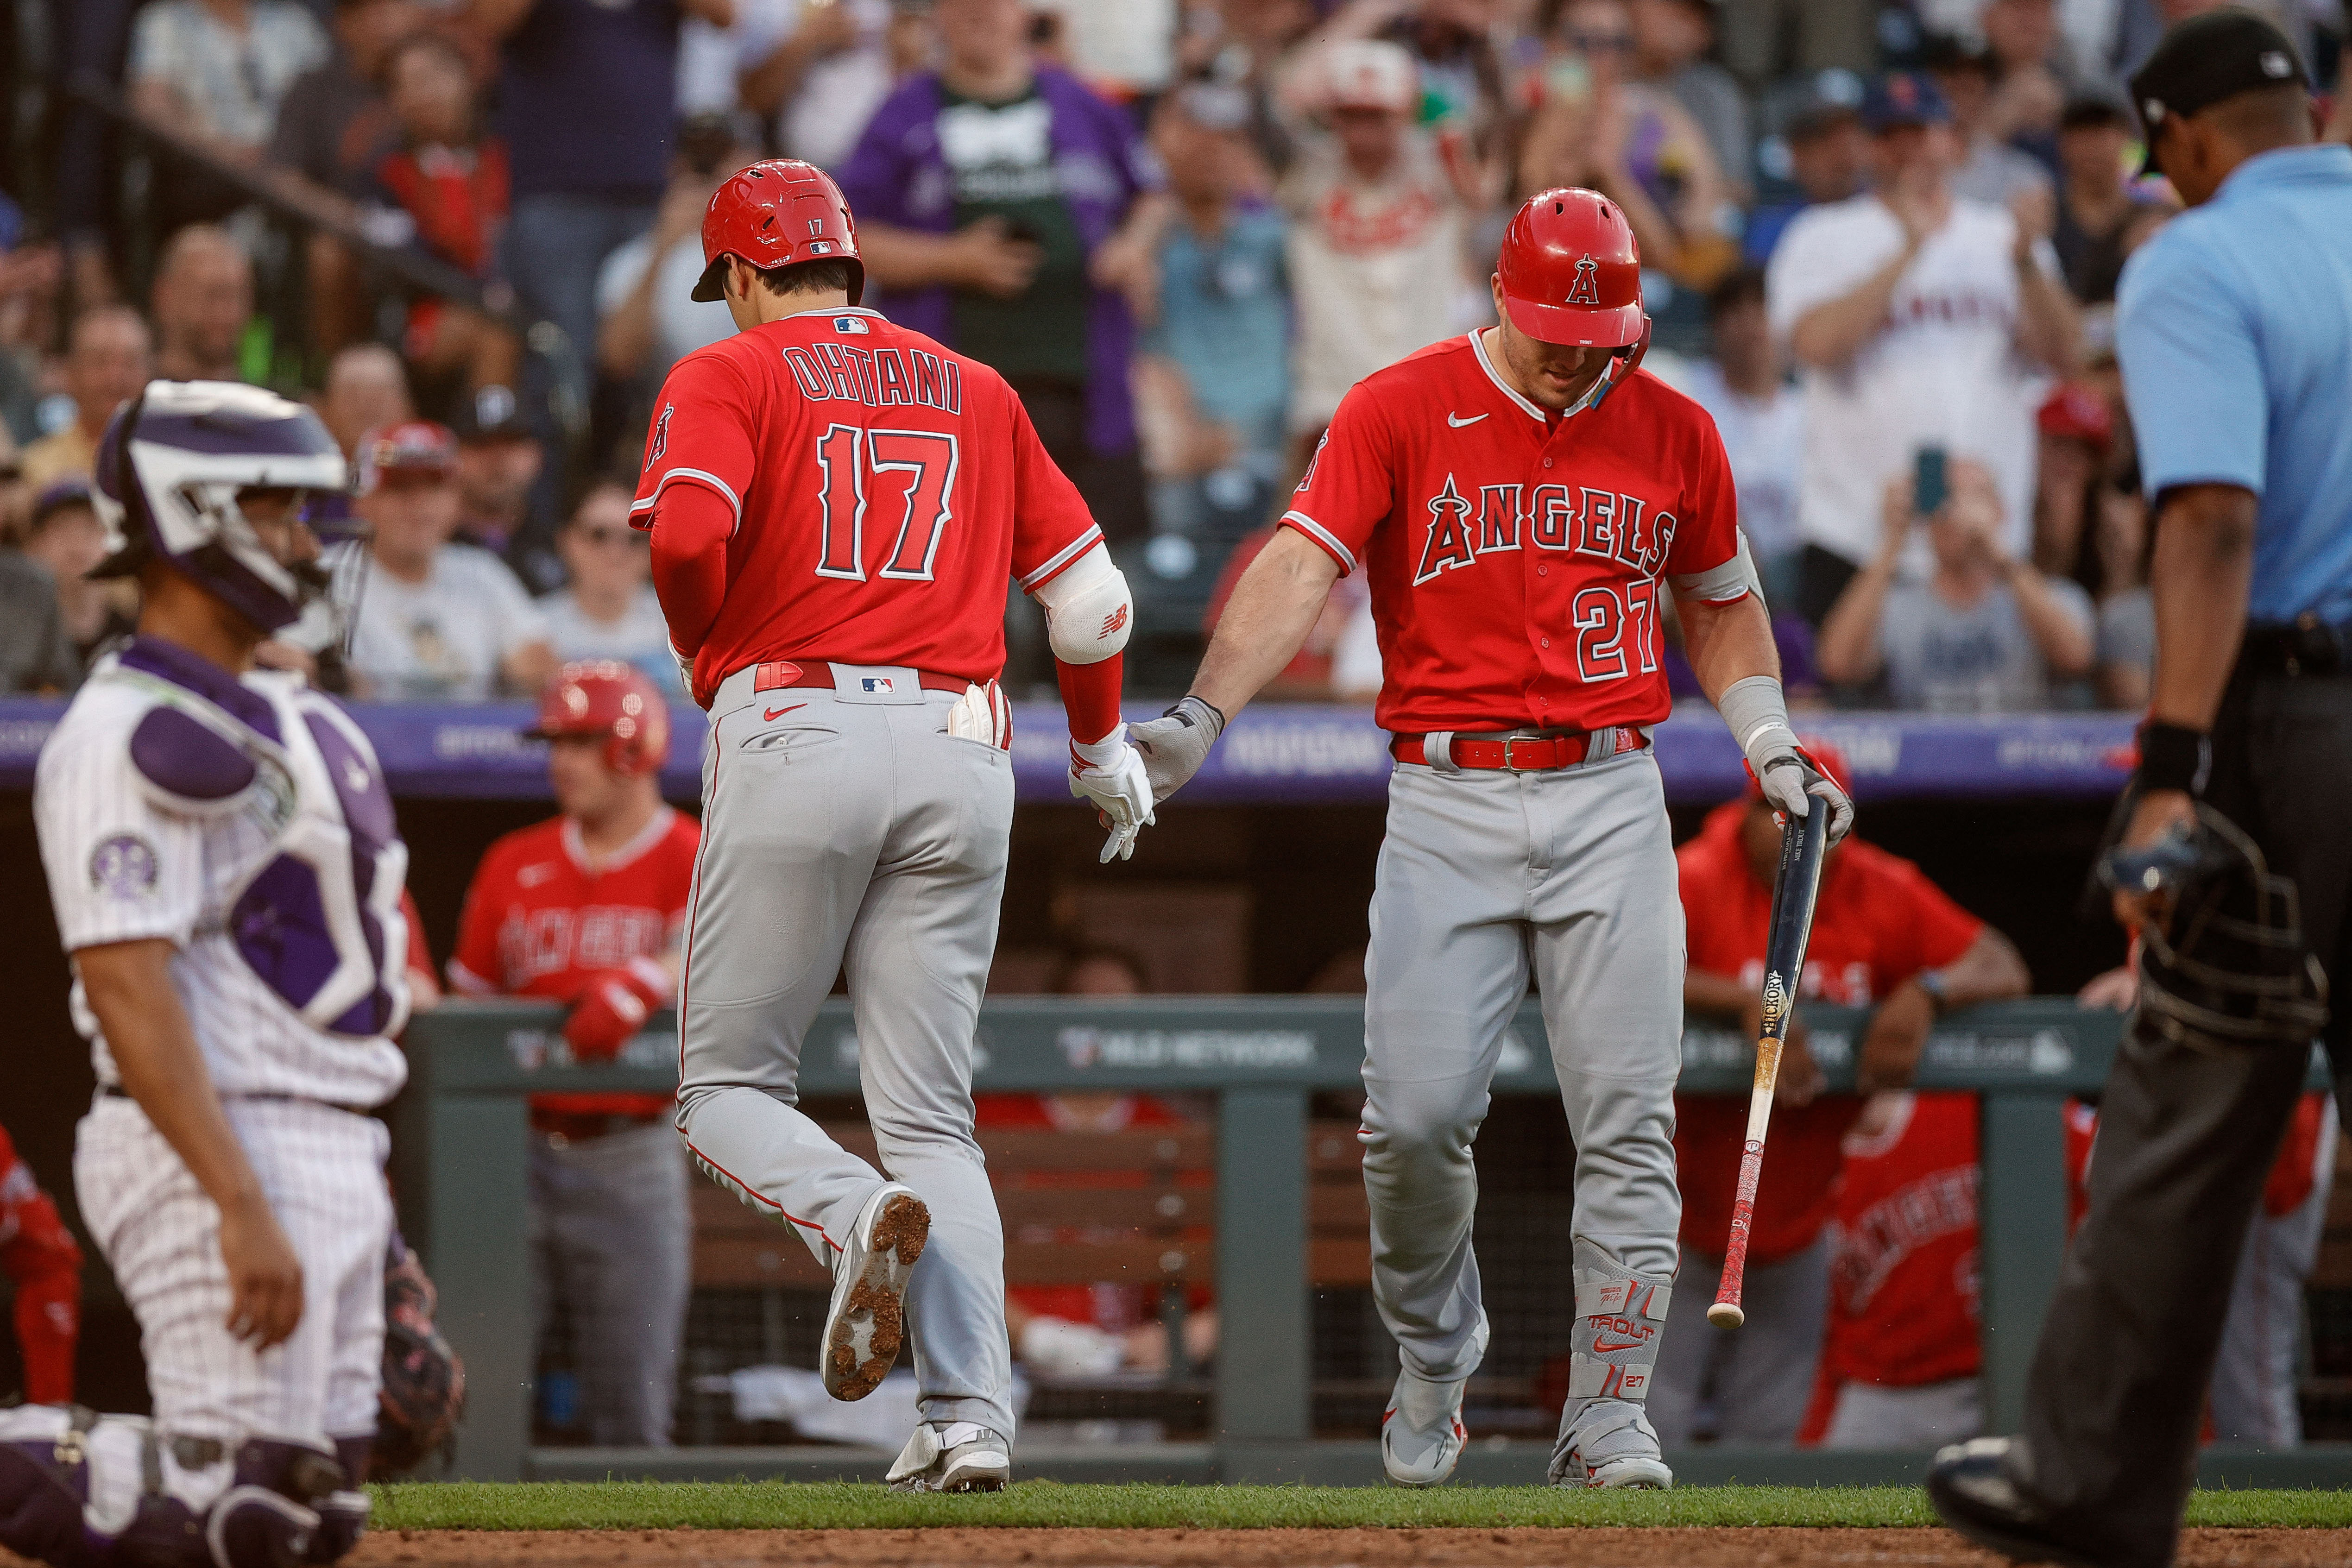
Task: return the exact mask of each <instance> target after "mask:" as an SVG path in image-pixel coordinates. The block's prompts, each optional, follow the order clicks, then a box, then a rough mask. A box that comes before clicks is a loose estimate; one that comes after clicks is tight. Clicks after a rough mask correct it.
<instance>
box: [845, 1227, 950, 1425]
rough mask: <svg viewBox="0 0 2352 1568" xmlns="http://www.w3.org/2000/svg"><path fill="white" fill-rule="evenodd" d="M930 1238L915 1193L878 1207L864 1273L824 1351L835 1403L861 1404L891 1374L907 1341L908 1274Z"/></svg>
mask: <svg viewBox="0 0 2352 1568" xmlns="http://www.w3.org/2000/svg"><path fill="white" fill-rule="evenodd" d="M930 1233H931V1214H930V1210H929V1209H928V1208H926V1207H923V1200H922V1199H921V1198H919V1197H916V1196H915V1195H914V1194H913V1193H899V1194H897V1195H895V1196H893V1197H891V1198H890V1200H889V1201H888V1202H887V1203H885V1204H884V1205H883V1206H882V1214H881V1217H880V1218H877V1220H876V1221H875V1222H874V1245H873V1249H872V1250H871V1251H870V1252H868V1253H867V1254H866V1270H865V1272H864V1274H863V1275H862V1276H861V1277H860V1278H859V1279H858V1281H856V1283H855V1284H853V1285H851V1286H850V1287H849V1296H848V1299H847V1301H845V1303H844V1304H843V1311H842V1312H841V1315H840V1316H839V1317H838V1318H836V1319H835V1321H834V1325H833V1343H830V1344H828V1345H827V1346H826V1347H825V1359H826V1362H827V1364H828V1366H829V1368H830V1370H831V1371H832V1373H833V1396H834V1397H835V1399H841V1400H855V1399H863V1398H865V1397H866V1396H867V1395H869V1394H871V1393H873V1392H874V1391H875V1390H876V1389H877V1388H878V1387H880V1386H881V1385H882V1380H883V1378H885V1377H887V1376H888V1375H889V1373H890V1368H891V1366H892V1364H894V1363H896V1362H897V1361H898V1351H899V1349H900V1347H901V1346H902V1345H904V1344H905V1343H906V1338H907V1309H906V1301H905V1299H904V1298H905V1291H906V1283H905V1281H906V1274H907V1271H908V1270H912V1269H913V1268H914V1266H915V1262H916V1260H918V1259H919V1258H921V1257H922V1255H923V1244H924V1243H925V1242H926V1241H928V1240H929V1239H930ZM894 1274H895V1275H896V1276H897V1279H896V1281H894V1280H893V1275H894ZM894 1285H895V1288H894ZM861 1328H862V1329H865V1330H866V1358H865V1359H864V1360H863V1361H860V1360H859V1359H858V1356H857V1338H858V1330H860V1329H861Z"/></svg>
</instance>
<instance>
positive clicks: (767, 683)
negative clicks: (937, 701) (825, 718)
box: [751, 659, 975, 695]
mask: <svg viewBox="0 0 2352 1568" xmlns="http://www.w3.org/2000/svg"><path fill="white" fill-rule="evenodd" d="M915 676H916V678H917V679H918V680H919V681H920V682H921V683H922V686H923V689H924V690H925V691H927V692H954V693H956V694H957V695H962V692H963V689H964V688H965V687H966V686H969V685H974V684H975V683H973V682H971V681H968V680H966V679H964V678H963V677H962V676H961V675H942V674H934V673H933V672H931V671H929V670H917V671H916V672H915ZM834 685H835V681H834V678H833V666H832V665H831V664H826V663H825V662H824V661H823V660H822V659H812V660H809V661H807V662H806V663H798V662H795V661H793V660H791V659H771V660H769V661H768V662H767V663H766V664H761V665H760V666H759V673H758V674H755V675H753V676H752V677H751V689H752V690H753V691H755V692H781V691H792V690H797V689H799V688H800V687H803V686H823V687H824V688H825V689H826V690H828V691H830V690H832V689H833V687H834Z"/></svg>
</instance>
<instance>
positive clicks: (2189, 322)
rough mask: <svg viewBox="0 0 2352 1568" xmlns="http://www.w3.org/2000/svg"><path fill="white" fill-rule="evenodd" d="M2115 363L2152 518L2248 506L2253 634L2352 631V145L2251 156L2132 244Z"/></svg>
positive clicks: (2119, 297)
mask: <svg viewBox="0 0 2352 1568" xmlns="http://www.w3.org/2000/svg"><path fill="white" fill-rule="evenodd" d="M2116 357H2117V358H2118V359H2119V360H2121V361H2122V363H2123V372H2124V392H2125V396H2126V401H2127V402H2129V404H2130V408H2131V421H2132V430H2133V432H2134V434H2136V435H2137V437H2138V443H2139V464H2140V483H2141V486H2142V488H2143V489H2144V491H2145V492H2146V494H2147V497H2148V498H2149V500H2150V501H2151V503H2152V502H2154V501H2155V500H2156V499H2157V497H2159V496H2160V495H2161V494H2162V493H2163V492H2164V491H2165V490H2167V489H2169V488H2171V487H2172V486H2178V485H2197V484H2221V485H2237V486H2243V487H2244V488H2246V489H2249V490H2252V492H2253V493H2254V495H2255V496H2256V497H2258V499H2259V502H2260V505H2259V507H2258V510H2257V513H2256V523H2255V529H2254V567H2253V592H2252V601H2251V603H2250V605H2249V607H2248V618H2249V620H2250V621H2252V622H2255V623H2257V624H2275V623H2280V622H2292V621H2294V619H2295V618H2296V617H2298V616H2301V615H2305V614H2314V615H2316V616H2317V617H2318V618H2319V619H2321V620H2322V621H2326V622H2343V621H2347V620H2352V147H2346V146H2343V145H2341V144H2323V145H2319V146H2315V147H2282V148H2279V149H2277V150H2275V151H2273V152H2264V153H2262V154H2260V155H2258V156H2256V157H2253V158H2250V159H2248V160H2247V161H2246V162H2243V163H2242V164H2240V165H2239V166H2238V168H2237V170H2236V171H2235V172H2232V173H2231V176H2230V177H2229V178H2228V179H2227V180H2225V181H2224V182H2222V184H2221V190H2220V191H2218V192H2217V193H2215V194H2214V196H2213V199H2212V200H2211V201H2210V202H2208V203H2206V204H2204V205H2203V206H2201V207H2198V208H2195V209H2193V210H2191V211H2189V212H2187V213H2183V214H2181V215H2180V216H2179V217H2177V218H2175V219H2173V220H2172V222H2171V223H2169V224H2168V225H2166V226H2165V227H2164V229H2163V230H2162V232H2160V233H2159V234H2158V235H2157V236H2156V237H2155V238H2154V239H2152V240H2150V241H2149V242H2148V243H2147V244H2146V245H2144V246H2141V247H2140V248H2139V250H2138V251H2137V252H2136V253H2134V255H2133V256H2132V258H2131V260H2130V261H2129V262H2128V263H2126V265H2125V267H2124V273H2123V281H2122V284H2121V286H2120V287H2118V289H2117V291H2116Z"/></svg>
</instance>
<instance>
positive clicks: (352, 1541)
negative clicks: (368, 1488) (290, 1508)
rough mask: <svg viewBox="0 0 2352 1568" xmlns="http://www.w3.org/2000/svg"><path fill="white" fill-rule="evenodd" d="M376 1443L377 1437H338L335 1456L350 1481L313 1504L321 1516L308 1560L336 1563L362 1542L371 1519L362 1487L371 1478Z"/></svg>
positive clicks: (314, 1533) (311, 1543)
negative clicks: (370, 1457) (371, 1457)
mask: <svg viewBox="0 0 2352 1568" xmlns="http://www.w3.org/2000/svg"><path fill="white" fill-rule="evenodd" d="M374 1445H375V1439H374V1438H373V1437H338V1438H336V1439H335V1457H336V1459H337V1460H338V1462H340V1463H341V1465H342V1467H343V1475H344V1477H345V1481H346V1484H345V1485H343V1486H341V1487H339V1488H337V1489H336V1490H333V1491H331V1492H329V1493H328V1494H327V1495H326V1496H324V1497H322V1498H320V1499H319V1500H318V1501H317V1502H316V1503H314V1504H312V1505H311V1506H312V1509H313V1511H315V1512H317V1514H318V1516H319V1528H318V1529H317V1530H316V1531H313V1532H312V1534H311V1536H310V1556H309V1557H308V1558H307V1559H306V1561H308V1562H311V1563H333V1562H336V1561H339V1560H340V1559H341V1558H342V1557H343V1556H344V1555H345V1554H346V1553H348V1552H350V1551H351V1549H352V1547H354V1546H357V1545H358V1544H359V1542H360V1536H361V1534H362V1532H363V1531H365V1530H366V1529H367V1521H368V1495H367V1493H366V1492H364V1491H362V1490H360V1489H361V1487H362V1485H363V1484H365V1482H366V1480H367V1473H368V1452H369V1450H370V1449H371V1448H373V1447H374Z"/></svg>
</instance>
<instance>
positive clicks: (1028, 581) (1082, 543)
mask: <svg viewBox="0 0 2352 1568" xmlns="http://www.w3.org/2000/svg"><path fill="white" fill-rule="evenodd" d="M1100 543H1102V528H1101V526H1100V525H1098V524H1093V523H1089V524H1088V525H1087V531H1086V532H1085V533H1082V534H1080V535H1079V536H1078V537H1077V538H1074V539H1072V540H1071V541H1070V542H1069V543H1068V544H1066V545H1064V546H1063V547H1062V548H1061V549H1057V550H1055V552H1054V553H1053V555H1052V556H1051V557H1049V558H1048V559H1046V561H1045V564H1044V565H1043V566H1040V567H1039V568H1038V569H1037V570H1034V571H1033V572H1031V573H1030V574H1029V575H1028V576H1026V577H1024V578H1023V579H1022V580H1021V589H1022V591H1023V592H1024V593H1034V592H1036V591H1038V590H1039V589H1041V588H1043V587H1045V584H1046V583H1047V582H1049V581H1051V580H1053V579H1054V578H1055V576H1056V575H1058V574H1059V573H1060V572H1061V570H1062V569H1063V568H1065V567H1066V566H1068V565H1069V564H1070V563H1071V562H1073V561H1075V560H1076V559H1078V558H1079V557H1080V556H1082V555H1084V554H1086V553H1087V550H1088V549H1092V548H1093V547H1094V546H1096V545H1098V544H1100Z"/></svg>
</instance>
